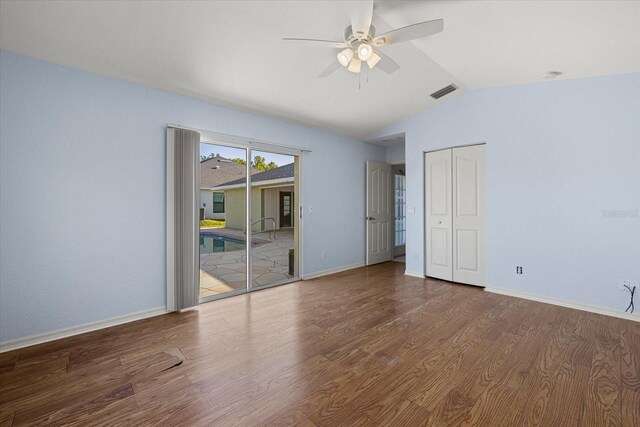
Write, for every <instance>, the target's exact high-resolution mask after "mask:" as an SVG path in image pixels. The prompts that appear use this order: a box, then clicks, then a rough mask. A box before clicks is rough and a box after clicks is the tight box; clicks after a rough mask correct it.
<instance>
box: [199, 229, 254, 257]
mask: <svg viewBox="0 0 640 427" xmlns="http://www.w3.org/2000/svg"><path fill="white" fill-rule="evenodd" d="M255 245H256V242H253V244H252V246H255ZM244 248H245V241H244V240H243V239H240V238H233V237H228V236H220V235H218V234H211V233H200V253H201V254H212V253H214V252H231V251H240V250H244Z"/></svg>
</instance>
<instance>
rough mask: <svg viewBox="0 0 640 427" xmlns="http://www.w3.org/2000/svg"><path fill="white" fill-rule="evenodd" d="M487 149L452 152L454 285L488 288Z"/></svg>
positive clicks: (480, 147) (470, 148)
mask: <svg viewBox="0 0 640 427" xmlns="http://www.w3.org/2000/svg"><path fill="white" fill-rule="evenodd" d="M485 157H486V156H485V146H484V145H474V146H470V147H460V148H454V149H452V168H453V216H452V221H453V227H452V228H453V242H452V243H453V281H454V282H459V283H466V284H470V285H478V286H485V285H486V266H485V265H486V213H485V212H486V190H485V182H486V158H485Z"/></svg>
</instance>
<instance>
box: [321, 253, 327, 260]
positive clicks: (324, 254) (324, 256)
mask: <svg viewBox="0 0 640 427" xmlns="http://www.w3.org/2000/svg"><path fill="white" fill-rule="evenodd" d="M322 259H327V251H322Z"/></svg>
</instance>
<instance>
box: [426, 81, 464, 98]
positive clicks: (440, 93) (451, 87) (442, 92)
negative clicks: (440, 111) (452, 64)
mask: <svg viewBox="0 0 640 427" xmlns="http://www.w3.org/2000/svg"><path fill="white" fill-rule="evenodd" d="M456 89H458V86H456V85H454V84H450V85H449V86H447V87H443V88H442V89H440V90H437V91H435V92H433V93H432V94H431V97H432V98H433V99H440V98H442V97H443V96H445V95H448V94H450V93H451V92H453V91H454V90H456Z"/></svg>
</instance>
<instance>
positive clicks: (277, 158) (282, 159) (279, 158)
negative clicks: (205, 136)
mask: <svg viewBox="0 0 640 427" xmlns="http://www.w3.org/2000/svg"><path fill="white" fill-rule="evenodd" d="M211 153H216V154H220V155H221V156H222V157H227V158H229V159H234V158H236V157H240V158H241V159H244V158H245V156H246V152H245V150H242V149H240V148H233V147H224V146H222V145H213V144H200V155H201V156H208V155H209V154H211ZM252 156H253V157H255V156H262V157H264V158H265V159H266V160H267V163H269V162H275V163H276V164H277V165H278V166H283V165H286V164H289V163H293V156H285V155H282V154H274V153H266V152H264V151H256V150H254V151H252Z"/></svg>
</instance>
